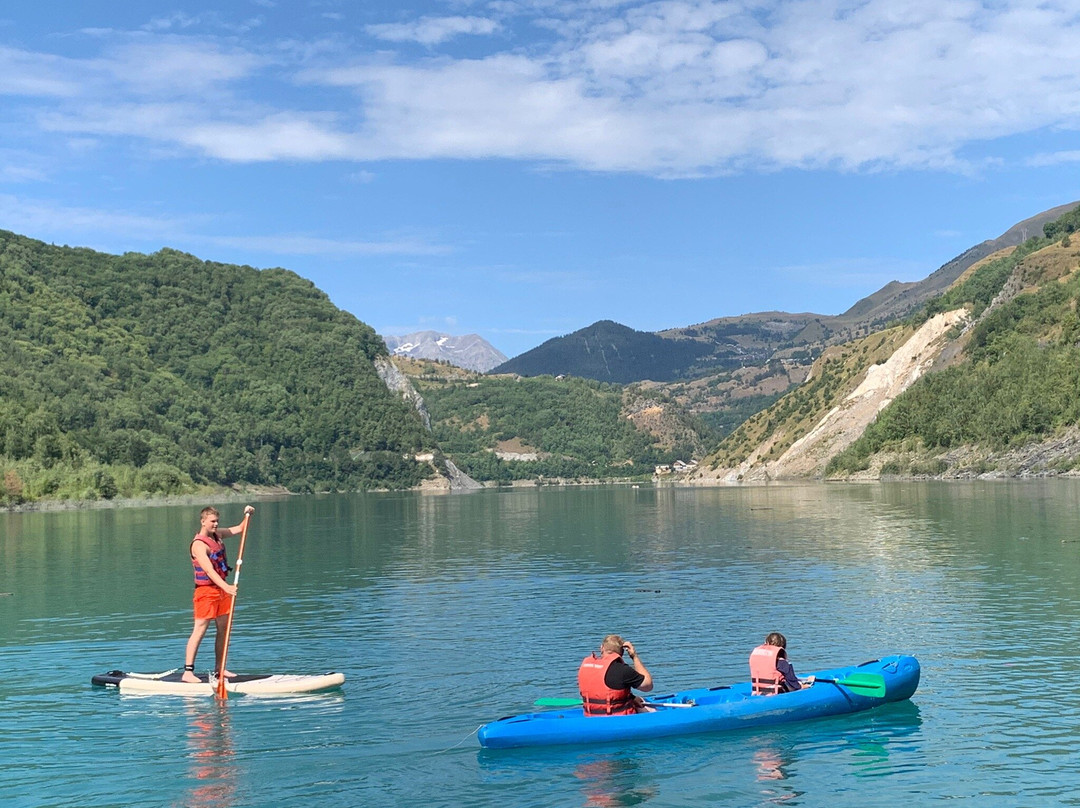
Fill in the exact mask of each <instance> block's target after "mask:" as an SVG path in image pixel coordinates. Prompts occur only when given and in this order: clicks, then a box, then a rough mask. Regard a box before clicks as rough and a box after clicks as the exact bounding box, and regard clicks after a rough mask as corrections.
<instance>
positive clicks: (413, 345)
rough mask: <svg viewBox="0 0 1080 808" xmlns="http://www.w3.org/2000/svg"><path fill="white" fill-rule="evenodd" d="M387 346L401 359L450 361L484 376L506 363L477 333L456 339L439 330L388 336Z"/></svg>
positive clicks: (496, 349)
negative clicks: (405, 357) (402, 357)
mask: <svg viewBox="0 0 1080 808" xmlns="http://www.w3.org/2000/svg"><path fill="white" fill-rule="evenodd" d="M383 340H384V341H385V342H386V347H387V348H388V349H389V350H390V353H392V354H395V355H397V356H408V357H410V358H411V359H432V360H435V361H443V362H449V363H450V364H451V365H454V366H456V367H459V368H465V369H466V370H475V371H476V372H478V373H484V372H486V371H489V370H491V369H492V368H493V367H495V366H496V365H498V364H500V363H502V362H505V361H506V354H504V353H503V352H502V351H500V350H499V349H498V348H496V347H494V346H493V345H492V344H491V343H490V342H488V341H487V340H485V339H484V338H483V337H481V336H478V335H477V334H466V335H465V336H463V337H455V336H451V335H450V334H441V333H439V332H438V331H417V332H416V333H413V334H405V335H404V336H400V337H396V336H392V335H391V336H384V337H383Z"/></svg>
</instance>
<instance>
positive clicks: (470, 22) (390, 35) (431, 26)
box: [365, 17, 499, 45]
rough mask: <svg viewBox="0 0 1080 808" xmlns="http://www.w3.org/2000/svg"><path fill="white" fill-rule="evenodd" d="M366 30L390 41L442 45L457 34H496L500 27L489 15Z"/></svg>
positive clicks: (367, 28) (372, 26) (371, 26)
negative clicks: (487, 16)
mask: <svg viewBox="0 0 1080 808" xmlns="http://www.w3.org/2000/svg"><path fill="white" fill-rule="evenodd" d="M365 30H366V31H367V32H368V33H369V34H371V35H372V36H374V37H377V38H378V39H384V40H386V41H387V42H419V43H420V44H421V45H438V44H439V43H441V42H445V41H446V40H448V39H452V38H453V37H456V36H463V35H467V34H468V35H479V36H487V35H489V34H493V33H495V32H496V31H497V30H499V23H498V22H496V21H495V20H492V19H488V18H486V17H421V18H420V19H419V20H416V21H414V22H408V23H384V24H381V25H369V26H367V27H366V29H365Z"/></svg>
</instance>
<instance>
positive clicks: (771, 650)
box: [750, 631, 814, 696]
mask: <svg viewBox="0 0 1080 808" xmlns="http://www.w3.org/2000/svg"><path fill="white" fill-rule="evenodd" d="M750 682H751V685H752V687H753V690H754V694H755V695H759V696H774V695H776V694H777V693H789V692H791V691H793V690H802V688H803V685H811V684H813V683H814V677H812V676H811V677H808V678H807V679H806V680H804V681H799V677H798V676H796V675H795V667H794V666H793V665H792V664H791V662H790V661H789V660H788V658H787V637H785V636H784V635H783V634H781V633H780V632H779V631H774V632H772V633H771V634H769V636H768V637H766V638H765V642H764V643H763V644H762V645H759V646H758V647H757V648H755V649H754V650H753V651H751V652H750Z"/></svg>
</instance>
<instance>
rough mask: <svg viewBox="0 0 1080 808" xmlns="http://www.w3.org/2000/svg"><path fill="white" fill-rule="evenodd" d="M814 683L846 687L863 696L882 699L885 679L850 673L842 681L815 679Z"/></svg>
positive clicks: (878, 674) (877, 675)
mask: <svg viewBox="0 0 1080 808" xmlns="http://www.w3.org/2000/svg"><path fill="white" fill-rule="evenodd" d="M814 681H815V682H824V683H825V684H829V685H838V686H840V687H846V688H847V689H848V690H854V691H855V692H856V693H859V694H860V695H863V696H874V697H875V698H882V697H884V695H885V677H884V676H882V675H881V674H880V673H852V674H849V675H847V676H845V677H844V678H843V679H822V678H821V677H817V678H815V679H814Z"/></svg>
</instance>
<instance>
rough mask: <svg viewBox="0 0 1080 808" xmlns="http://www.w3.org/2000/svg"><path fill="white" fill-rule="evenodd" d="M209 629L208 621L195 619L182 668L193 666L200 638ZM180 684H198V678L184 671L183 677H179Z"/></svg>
mask: <svg viewBox="0 0 1080 808" xmlns="http://www.w3.org/2000/svg"><path fill="white" fill-rule="evenodd" d="M209 627H210V621H209V620H200V619H198V618H196V619H195V627H194V628H193V629H192V630H191V636H190V637H188V641H187V651H186V653H185V654H184V666H185V668H186V667H187V666H189V665H190V666H191V667H194V666H195V655H196V654H198V653H199V643H201V642H202V638H203V637H204V636H205V635H206V629H208V628H209ZM180 681H182V682H198V681H199V677H198V676H196V675H195V674H194V672H192V671H189V670H185V671H184V675H183V676H181V677H180Z"/></svg>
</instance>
